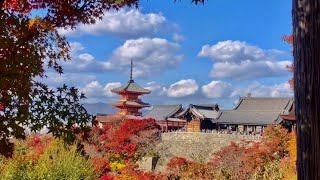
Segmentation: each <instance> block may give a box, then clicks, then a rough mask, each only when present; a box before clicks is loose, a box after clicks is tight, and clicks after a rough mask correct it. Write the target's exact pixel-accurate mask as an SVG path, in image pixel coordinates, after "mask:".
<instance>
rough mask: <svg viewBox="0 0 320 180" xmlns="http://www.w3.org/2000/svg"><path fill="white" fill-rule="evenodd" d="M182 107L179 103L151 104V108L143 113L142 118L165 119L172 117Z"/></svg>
mask: <svg viewBox="0 0 320 180" xmlns="http://www.w3.org/2000/svg"><path fill="white" fill-rule="evenodd" d="M181 109H182V106H181V104H178V105H153V108H152V109H151V110H150V111H149V112H147V113H146V114H145V115H143V118H152V119H155V120H157V121H159V120H166V119H167V118H171V117H173V116H174V115H175V114H176V113H177V112H179V111H180V110H181Z"/></svg>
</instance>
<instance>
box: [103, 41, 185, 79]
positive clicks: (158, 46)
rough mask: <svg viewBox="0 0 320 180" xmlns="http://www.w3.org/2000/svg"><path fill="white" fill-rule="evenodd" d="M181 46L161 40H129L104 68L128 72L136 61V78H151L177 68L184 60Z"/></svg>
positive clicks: (119, 48)
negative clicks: (131, 62)
mask: <svg viewBox="0 0 320 180" xmlns="http://www.w3.org/2000/svg"><path fill="white" fill-rule="evenodd" d="M179 50H180V45H179V44H177V43H173V42H169V41H168V40H166V39H160V38H152V39H151V38H139V39H134V40H127V41H126V42H125V43H124V44H123V45H122V46H120V47H118V48H117V49H115V50H114V51H113V53H112V56H111V58H110V59H109V60H108V61H107V62H106V63H105V65H104V68H105V69H108V70H116V71H121V72H128V71H129V67H130V61H131V59H133V61H134V72H133V76H134V77H141V76H150V75H154V74H157V73H162V72H163V71H165V70H167V69H170V68H175V67H176V66H177V65H178V64H179V63H180V62H181V61H182V59H183V56H182V55H181V54H179Z"/></svg>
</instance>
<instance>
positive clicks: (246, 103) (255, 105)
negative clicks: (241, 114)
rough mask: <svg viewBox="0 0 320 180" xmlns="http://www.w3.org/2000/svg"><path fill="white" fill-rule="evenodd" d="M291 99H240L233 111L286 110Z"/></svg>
mask: <svg viewBox="0 0 320 180" xmlns="http://www.w3.org/2000/svg"><path fill="white" fill-rule="evenodd" d="M292 102H293V101H292V98H289V97H288V98H286V97H285V98H270V97H268V98H266V97H242V98H240V100H239V102H238V105H237V106H236V108H235V110H238V111H281V110H284V109H286V107H287V105H289V103H292Z"/></svg>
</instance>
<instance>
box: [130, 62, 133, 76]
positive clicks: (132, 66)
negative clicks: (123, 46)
mask: <svg viewBox="0 0 320 180" xmlns="http://www.w3.org/2000/svg"><path fill="white" fill-rule="evenodd" d="M132 69H133V61H132V59H131V71H130V80H132V71H133V70H132Z"/></svg>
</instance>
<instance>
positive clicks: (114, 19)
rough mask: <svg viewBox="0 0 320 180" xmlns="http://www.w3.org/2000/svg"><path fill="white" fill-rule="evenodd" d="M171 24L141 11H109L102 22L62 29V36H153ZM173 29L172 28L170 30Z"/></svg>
mask: <svg viewBox="0 0 320 180" xmlns="http://www.w3.org/2000/svg"><path fill="white" fill-rule="evenodd" d="M169 28H170V23H168V21H167V20H166V18H165V17H164V16H163V15H161V14H155V13H148V14H143V13H141V12H140V11H139V10H137V9H134V10H120V11H107V12H105V15H104V16H103V18H102V20H97V21H96V23H95V24H92V25H83V24H81V25H79V26H78V27H77V28H76V29H75V30H71V29H67V30H65V29H60V30H59V32H60V33H61V34H62V35H65V36H69V37H77V36H82V35H86V34H89V35H95V36H99V35H106V34H109V35H114V36H117V37H119V38H137V37H146V36H151V35H154V34H156V33H159V32H162V31H166V29H169ZM170 29H171V28H170Z"/></svg>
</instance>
